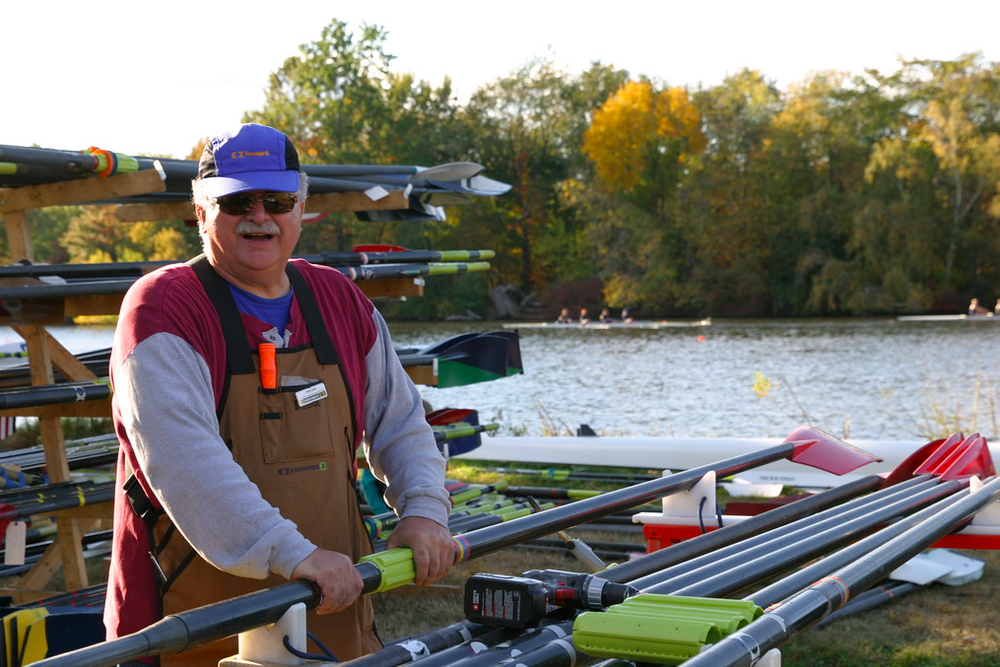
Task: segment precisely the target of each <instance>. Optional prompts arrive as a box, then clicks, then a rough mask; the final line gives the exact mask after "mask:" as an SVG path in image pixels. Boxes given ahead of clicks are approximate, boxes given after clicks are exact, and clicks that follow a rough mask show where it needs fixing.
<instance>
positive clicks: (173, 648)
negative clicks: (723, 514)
mask: <svg viewBox="0 0 1000 667" xmlns="http://www.w3.org/2000/svg"><path fill="white" fill-rule="evenodd" d="M781 459H789V460H791V461H794V462H797V463H802V464H804V465H809V466H812V467H817V468H820V469H821V470H825V471H827V472H832V473H834V474H840V475H842V474H845V473H848V472H851V471H852V470H855V469H857V468H858V467H860V466H862V465H865V464H866V463H871V462H874V461H877V460H878V459H877V457H873V456H871V455H870V454H868V453H867V452H864V451H862V450H860V449H857V448H856V447H852V446H851V445H848V444H847V443H845V442H843V441H841V440H839V439H837V438H834V437H833V436H830V435H829V434H826V433H823V432H822V431H818V430H816V429H812V428H808V427H803V428H800V429H796V430H795V431H794V432H793V433H792V434H791V435H790V436H789V437H788V439H786V441H785V442H783V443H781V444H778V445H775V446H773V447H768V448H766V449H762V450H758V451H756V452H752V453H747V454H743V455H740V456H736V457H732V458H730V459H726V460H724V461H719V462H716V463H713V464H709V465H706V466H701V467H699V468H695V469H692V470H688V471H685V472H681V473H676V474H673V475H669V476H666V477H663V478H661V479H657V480H651V481H649V482H644V483H642V484H637V485H635V486H633V487H626V488H624V489H619V490H617V491H611V492H609V493H606V494H603V495H602V496H598V497H596V498H591V499H587V500H580V501H577V502H575V503H571V504H569V505H564V506H562V507H554V508H552V509H548V510H546V511H544V512H540V513H538V514H530V515H527V516H524V517H520V518H517V519H513V520H511V521H507V522H505V523H502V524H499V525H496V526H490V527H487V528H482V529H479V530H475V531H472V532H469V533H466V534H465V535H460V536H456V537H455V543H456V558H455V560H456V562H463V561H465V560H468V559H470V558H477V557H479V556H483V555H486V554H488V553H493V552H494V551H497V550H499V549H502V548H504V547H506V546H511V545H513V544H516V543H518V542H524V541H528V540H531V539H534V538H537V537H542V536H544V535H548V534H551V533H554V532H555V531H557V530H562V529H564V528H569V527H571V526H574V525H578V524H580V523H584V522H586V521H589V520H591V519H595V518H598V517H601V516H606V515H608V514H612V513H614V512H617V511H619V510H621V509H625V508H628V507H633V506H636V505H641V504H643V503H645V502H649V501H651V500H654V499H656V498H660V497H663V496H665V495H669V494H671V493H677V492H680V491H685V490H687V489H690V488H691V487H693V486H694V485H695V484H696V483H697V482H698V481H699V480H700V479H701V478H702V477H704V476H705V475H706V474H707V473H709V472H712V471H714V472H715V473H716V474H718V475H720V476H727V475H733V474H736V473H739V472H742V471H744V470H748V469H750V468H753V467H756V466H760V465H764V464H766V463H770V462H772V461H778V460H781ZM356 567H357V570H358V573H359V574H360V575H361V578H362V581H363V584H364V585H363V590H364V592H366V593H372V592H378V591H383V590H389V589H391V588H396V587H398V586H402V585H404V584H408V583H411V582H412V581H413V579H414V577H415V574H414V565H413V555H412V552H411V551H410V550H409V549H407V548H397V549H392V550H390V551H386V552H383V553H380V554H374V555H372V556H369V557H366V558H364V559H362V561H361V562H359V563H358V564H357V565H356ZM299 602H302V603H304V604H305V606H306V607H307V608H310V609H311V608H313V607H315V606H316V604H317V602H318V594H317V591H316V589H315V586H314V585H313V584H312V583H311V582H308V581H293V582H289V583H287V584H282V585H280V586H276V587H274V588H269V589H265V590H262V591H258V592H256V593H250V594H247V595H244V596H241V597H239V598H234V599H232V600H225V601H223V602H218V603H215V604H211V605H206V606H204V607H200V608H198V609H194V610H191V611H188V612H182V613H180V614H174V615H171V616H168V617H166V618H164V619H162V620H160V621H158V622H157V623H154V624H153V625H151V626H149V627H148V628H146V629H144V630H141V631H139V632H137V633H134V634H131V635H128V636H126V637H121V638H118V639H114V640H111V641H108V642H104V643H103V644H98V645H96V646H92V647H88V648H84V649H79V650H77V651H72V652H70V653H66V654H64V655H61V656H57V657H54V658H49V659H47V660H43V661H41V662H39V663H36V664H38V665H39V666H40V667H54V666H62V667H69V666H70V665H73V666H74V667H103V666H105V665H114V664H117V663H119V662H124V661H126V660H131V659H134V658H138V657H142V656H146V655H161V654H163V653H178V652H181V651H184V650H187V649H189V648H194V647H195V646H200V645H201V644H204V643H207V642H210V641H215V640H218V639H223V638H225V637H229V636H232V635H234V634H237V633H239V632H243V631H245V630H248V629H251V628H255V627H260V626H261V625H266V624H268V623H273V622H275V621H277V619H278V618H280V617H281V615H282V614H283V613H284V611H285V610H287V609H288V607H290V606H291V605H293V604H297V603H299Z"/></svg>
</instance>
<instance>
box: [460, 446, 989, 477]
mask: <svg viewBox="0 0 1000 667" xmlns="http://www.w3.org/2000/svg"><path fill="white" fill-rule="evenodd" d="M778 442H780V441H779V440H776V439H772V438H661V437H617V436H615V437H605V436H594V437H587V436H578V437H524V436H518V437H503V436H495V437H489V438H483V444H482V445H481V446H480V447H478V448H476V449H475V450H473V451H470V452H468V453H466V454H462V455H460V456H459V457H458V458H468V459H476V460H481V461H503V462H505V463H508V462H512V461H513V462H518V463H548V464H552V465H586V466H612V467H627V468H643V469H653V470H655V469H661V470H690V469H691V468H697V467H700V466H703V465H705V464H706V462H708V463H710V462H712V461H718V460H720V459H724V458H730V457H733V456H739V455H742V454H746V453H748V452H755V451H757V450H760V449H764V448H766V447H773V446H774V445H775V444H776V443H778ZM851 444H852V445H854V446H856V447H859V448H860V449H863V450H864V451H866V452H869V453H870V454H873V455H875V456H877V457H879V458H881V459H883V461H882V462H879V463H871V464H868V465H866V466H865V467H864V468H862V469H860V470H858V471H857V472H855V473H849V474H847V475H842V476H837V475H833V474H830V473H828V472H822V471H820V470H813V469H811V468H806V467H804V466H802V465H799V464H797V463H792V462H790V461H784V460H782V461H775V462H773V463H768V464H767V465H763V466H760V467H759V468H754V469H753V470H746V471H744V472H741V473H740V474H739V477H740V479H741V480H743V481H747V482H751V483H754V484H783V485H785V486H792V487H797V488H829V487H832V486H838V485H840V484H843V483H845V482H849V481H851V480H853V479H857V478H858V477H862V476H864V475H870V474H872V473H883V472H889V471H891V470H893V468H895V467H896V465H897V464H898V463H899V462H901V461H902V460H903V459H905V458H906V457H907V456H909V455H910V454H911V453H912V452H913V451H915V450H916V449H918V448H919V447H920V446H921V445H923V444H924V443H923V442H913V441H899V440H855V441H852V442H851ZM991 449H992V450H993V454H994V456H1000V446H991Z"/></svg>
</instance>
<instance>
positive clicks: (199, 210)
mask: <svg viewBox="0 0 1000 667" xmlns="http://www.w3.org/2000/svg"><path fill="white" fill-rule="evenodd" d="M194 214H195V216H196V217H197V218H198V231H199V232H203V231H205V207H204V206H200V205H199V204H195V205H194Z"/></svg>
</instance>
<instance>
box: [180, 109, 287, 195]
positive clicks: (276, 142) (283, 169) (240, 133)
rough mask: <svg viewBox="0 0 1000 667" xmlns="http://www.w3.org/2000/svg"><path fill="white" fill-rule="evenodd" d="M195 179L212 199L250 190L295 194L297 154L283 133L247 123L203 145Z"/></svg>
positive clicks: (264, 126)
mask: <svg viewBox="0 0 1000 667" xmlns="http://www.w3.org/2000/svg"><path fill="white" fill-rule="evenodd" d="M198 178H199V179H202V180H203V182H204V186H205V193H206V194H207V195H208V196H209V197H213V198H218V197H225V196H226V195H234V194H236V193H238V192H249V191H250V190H271V191H274V192H298V189H299V154H298V153H297V152H296V150H295V146H293V145H292V142H291V141H290V140H289V139H288V137H286V136H285V133H284V132H281V131H280V130H276V129H274V128H273V127H268V126H266V125H258V124H256V123H246V124H244V125H241V126H240V128H239V129H238V130H237V131H236V132H235V133H229V132H227V133H225V134H220V135H218V136H216V137H212V138H211V139H210V140H209V142H208V143H207V144H205V150H204V151H203V152H202V154H201V160H200V161H199V162H198Z"/></svg>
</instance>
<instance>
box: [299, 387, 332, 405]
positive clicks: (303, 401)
mask: <svg viewBox="0 0 1000 667" xmlns="http://www.w3.org/2000/svg"><path fill="white" fill-rule="evenodd" d="M324 398H326V385H325V384H323V383H322V382H319V383H317V384H314V385H312V386H309V387H306V388H305V389H299V390H298V391H297V392H295V402H296V404H298V406H299V407H300V408H304V407H306V406H307V405H309V404H310V403H315V402H316V401H322V400H323V399H324Z"/></svg>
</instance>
